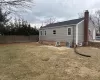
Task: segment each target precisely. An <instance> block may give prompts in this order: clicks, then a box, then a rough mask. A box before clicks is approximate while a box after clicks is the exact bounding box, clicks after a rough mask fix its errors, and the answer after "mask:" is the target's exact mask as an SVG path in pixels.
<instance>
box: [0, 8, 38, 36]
mask: <svg viewBox="0 0 100 80" xmlns="http://www.w3.org/2000/svg"><path fill="white" fill-rule="evenodd" d="M9 14H10V13H9V12H3V10H2V9H1V8H0V35H26V36H29V35H38V34H39V31H38V29H36V28H33V27H31V25H30V24H29V23H28V22H27V21H25V20H23V19H15V20H14V21H13V22H11V21H10V19H8V16H9Z"/></svg>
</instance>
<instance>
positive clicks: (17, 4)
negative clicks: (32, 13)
mask: <svg viewBox="0 0 100 80" xmlns="http://www.w3.org/2000/svg"><path fill="white" fill-rule="evenodd" d="M32 5H33V0H0V7H1V8H2V9H3V10H6V11H8V12H14V13H15V12H17V11H18V10H19V9H21V10H23V8H24V9H27V8H30V7H31V6H32Z"/></svg>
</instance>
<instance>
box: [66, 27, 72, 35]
mask: <svg viewBox="0 0 100 80" xmlns="http://www.w3.org/2000/svg"><path fill="white" fill-rule="evenodd" d="M69 28H70V29H71V35H68V29H69ZM67 36H72V27H67Z"/></svg>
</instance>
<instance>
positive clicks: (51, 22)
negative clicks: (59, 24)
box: [45, 17, 56, 25]
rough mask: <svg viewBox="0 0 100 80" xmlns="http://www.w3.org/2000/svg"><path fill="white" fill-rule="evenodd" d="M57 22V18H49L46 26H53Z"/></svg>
mask: <svg viewBox="0 0 100 80" xmlns="http://www.w3.org/2000/svg"><path fill="white" fill-rule="evenodd" d="M55 22H56V18H54V17H51V18H49V19H47V20H46V21H45V24H46V25H48V24H53V23H55Z"/></svg>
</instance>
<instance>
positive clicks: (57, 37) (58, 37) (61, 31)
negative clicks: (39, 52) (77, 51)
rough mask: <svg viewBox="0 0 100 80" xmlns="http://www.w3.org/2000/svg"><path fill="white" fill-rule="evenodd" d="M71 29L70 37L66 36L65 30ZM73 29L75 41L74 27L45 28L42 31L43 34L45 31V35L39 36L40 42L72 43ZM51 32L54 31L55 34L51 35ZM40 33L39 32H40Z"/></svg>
mask: <svg viewBox="0 0 100 80" xmlns="http://www.w3.org/2000/svg"><path fill="white" fill-rule="evenodd" d="M68 27H71V28H72V35H71V36H68V35H67V28H68ZM73 28H74V38H75V39H74V40H76V26H64V27H63V26H62V27H55V28H45V29H42V31H43V33H44V32H45V31H46V35H42V36H41V35H40V34H39V39H40V40H46V41H59V42H72V41H73ZM53 30H56V34H53ZM40 31H41V30H40Z"/></svg>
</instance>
